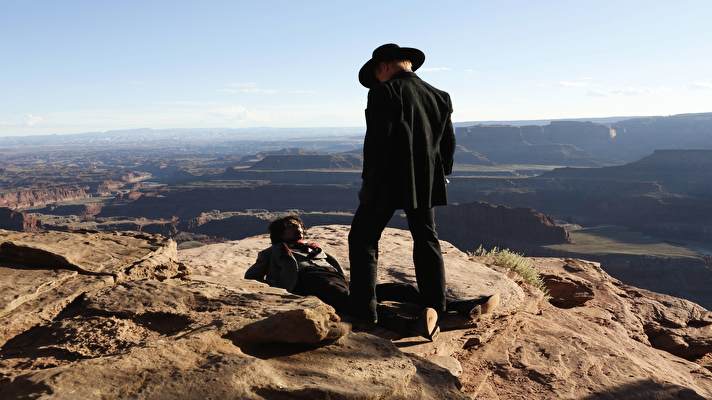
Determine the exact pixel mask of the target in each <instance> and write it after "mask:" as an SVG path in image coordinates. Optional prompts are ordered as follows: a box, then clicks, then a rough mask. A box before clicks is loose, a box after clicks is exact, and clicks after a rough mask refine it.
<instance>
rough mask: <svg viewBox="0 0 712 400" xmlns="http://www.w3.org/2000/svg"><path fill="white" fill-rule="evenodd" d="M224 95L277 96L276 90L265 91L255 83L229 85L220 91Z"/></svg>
mask: <svg viewBox="0 0 712 400" xmlns="http://www.w3.org/2000/svg"><path fill="white" fill-rule="evenodd" d="M219 91H220V92H223V93H233V94H234V93H251V94H275V93H277V92H278V90H276V89H265V88H262V87H260V86H259V85H257V83H255V82H245V83H229V84H228V85H227V86H226V87H224V88H221V89H219Z"/></svg>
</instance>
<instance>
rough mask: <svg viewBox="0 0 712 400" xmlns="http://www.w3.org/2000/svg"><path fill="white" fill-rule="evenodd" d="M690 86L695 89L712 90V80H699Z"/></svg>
mask: <svg viewBox="0 0 712 400" xmlns="http://www.w3.org/2000/svg"><path fill="white" fill-rule="evenodd" d="M690 86H691V87H692V88H693V89H702V90H712V81H697V82H692V83H691V84H690Z"/></svg>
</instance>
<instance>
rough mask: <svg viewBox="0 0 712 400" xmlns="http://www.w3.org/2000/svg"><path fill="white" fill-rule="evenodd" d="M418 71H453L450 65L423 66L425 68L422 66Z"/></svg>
mask: <svg viewBox="0 0 712 400" xmlns="http://www.w3.org/2000/svg"><path fill="white" fill-rule="evenodd" d="M418 71H422V72H445V71H452V68H450V67H423V68H420V69H419V70H418Z"/></svg>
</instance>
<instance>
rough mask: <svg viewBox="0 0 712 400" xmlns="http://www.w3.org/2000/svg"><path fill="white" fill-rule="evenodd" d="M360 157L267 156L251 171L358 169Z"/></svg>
mask: <svg viewBox="0 0 712 400" xmlns="http://www.w3.org/2000/svg"><path fill="white" fill-rule="evenodd" d="M362 164H363V160H362V157H361V156H358V155H355V154H308V155H301V154H300V155H291V154H289V155H268V156H266V157H265V158H264V159H262V160H260V161H258V162H257V163H255V164H254V165H253V166H252V167H251V168H252V169H268V170H272V169H276V170H299V169H359V168H361V166H362Z"/></svg>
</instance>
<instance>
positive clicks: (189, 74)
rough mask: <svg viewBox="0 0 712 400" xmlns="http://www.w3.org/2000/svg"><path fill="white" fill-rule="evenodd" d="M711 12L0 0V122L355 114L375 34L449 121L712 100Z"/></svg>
mask: <svg viewBox="0 0 712 400" xmlns="http://www.w3.org/2000/svg"><path fill="white" fill-rule="evenodd" d="M386 3H387V4H386ZM711 20H712V2H711V1H707V0H700V1H684V0H683V1H676V2H671V1H657V0H648V1H620V0H619V1H608V0H598V1H563V0H562V1H546V0H541V1H507V0H504V1H486V2H485V1H473V0H469V1H446V0H444V1H441V2H434V1H415V0H414V1H408V2H406V1H389V2H383V1H360V2H346V1H296V0H294V1H287V0H285V1H270V0H261V1H210V0H205V1H178V0H171V1H151V0H143V1H131V0H122V1H115V0H114V1H103V0H91V1H75V0H63V1H54V0H46V1H39V0H37V1H31V0H0V136H6V135H19V134H39V133H70V132H84V131H103V130H110V129H124V128H138V127H153V128H170V127H180V128H189V127H251V126H275V127H308V126H361V125H363V124H364V122H363V108H364V106H365V100H366V90H365V89H364V88H362V87H361V86H360V85H359V84H358V81H357V79H356V76H357V72H358V69H359V68H360V66H361V65H362V64H363V62H364V61H365V60H366V59H368V58H369V57H370V54H371V51H372V50H373V48H374V47H376V46H378V45H380V44H383V43H387V42H395V43H399V44H401V45H404V46H414V47H418V48H420V49H422V50H423V51H424V52H425V53H426V55H427V59H426V62H425V65H424V66H423V68H422V69H421V71H419V73H418V74H419V75H420V76H421V77H422V78H423V79H425V80H427V81H429V82H430V83H432V84H434V85H436V86H438V87H440V88H441V89H443V90H446V91H448V92H450V93H451V95H452V98H453V103H454V109H455V113H454V119H455V120H456V121H469V120H506V119H534V118H562V117H563V118H569V117H594V116H614V115H667V114H675V113H683V112H703V111H712V27H710V24H709V21H711Z"/></svg>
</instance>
